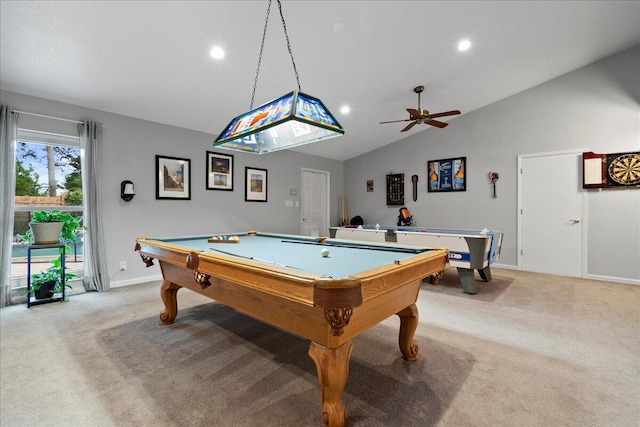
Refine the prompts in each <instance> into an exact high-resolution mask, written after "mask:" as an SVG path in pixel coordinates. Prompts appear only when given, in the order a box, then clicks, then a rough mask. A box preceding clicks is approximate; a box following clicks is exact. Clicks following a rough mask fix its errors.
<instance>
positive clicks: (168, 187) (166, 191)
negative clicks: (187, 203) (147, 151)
mask: <svg viewBox="0 0 640 427" xmlns="http://www.w3.org/2000/svg"><path fill="white" fill-rule="evenodd" d="M156 199H175V200H191V160H190V159H181V158H178V157H169V156H158V155H156Z"/></svg>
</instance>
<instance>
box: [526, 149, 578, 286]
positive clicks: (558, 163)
mask: <svg viewBox="0 0 640 427" xmlns="http://www.w3.org/2000/svg"><path fill="white" fill-rule="evenodd" d="M581 159H582V156H581V153H557V154H554V153H550V154H540V155H530V156H521V157H519V158H518V163H519V166H520V183H519V184H520V188H519V193H520V197H519V198H518V200H519V206H518V208H519V213H520V215H519V221H520V224H519V227H518V230H519V234H520V237H519V239H518V241H519V242H520V245H519V249H520V250H519V253H518V265H519V266H520V269H521V270H526V271H534V272H540V273H549V274H557V275H562V276H571V277H582V276H583V273H582V266H583V259H584V257H585V256H586V253H584V252H586V249H583V239H582V235H583V229H585V224H584V222H585V221H584V218H583V212H586V209H585V207H584V200H585V199H584V190H583V189H582V184H581V177H582V166H581Z"/></svg>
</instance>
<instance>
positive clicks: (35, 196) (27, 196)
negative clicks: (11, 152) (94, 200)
mask: <svg viewBox="0 0 640 427" xmlns="http://www.w3.org/2000/svg"><path fill="white" fill-rule="evenodd" d="M14 207H15V214H14V224H13V235H14V242H13V249H12V258H11V279H12V280H11V282H12V286H13V287H14V288H16V287H22V286H26V278H27V245H28V242H27V241H26V240H25V239H24V237H23V236H24V234H25V233H26V232H27V230H29V221H30V220H31V213H32V212H33V211H38V210H52V209H56V210H60V211H68V212H71V214H72V215H73V216H82V173H81V167H80V144H79V139H78V137H77V136H69V135H61V134H54V133H48V132H41V131H34V130H27V129H18V138H17V144H16V195H15V202H14ZM82 237H83V236H82V234H79V235H78V236H77V239H76V242H74V243H72V244H70V245H69V247H70V249H71V250H70V251H67V254H66V255H67V257H66V266H67V271H68V272H70V273H75V274H76V275H77V274H78V273H81V272H82V268H83V265H82V261H83V245H82V243H83V242H82ZM56 256H57V251H56V249H51V253H47V250H46V249H44V250H40V251H37V252H34V253H32V261H31V273H32V274H33V273H37V272H39V271H42V270H45V269H47V268H48V267H49V265H50V264H49V263H50V261H51V259H53V258H54V257H56Z"/></svg>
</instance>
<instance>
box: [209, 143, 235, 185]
mask: <svg viewBox="0 0 640 427" xmlns="http://www.w3.org/2000/svg"><path fill="white" fill-rule="evenodd" d="M206 171H207V178H206V179H207V190H223V191H233V155H232V154H221V153H213V152H211V151H207V169H206Z"/></svg>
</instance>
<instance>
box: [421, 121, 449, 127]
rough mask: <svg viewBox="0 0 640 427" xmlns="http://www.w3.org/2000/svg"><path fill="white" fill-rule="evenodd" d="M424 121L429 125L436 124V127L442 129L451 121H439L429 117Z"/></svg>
mask: <svg viewBox="0 0 640 427" xmlns="http://www.w3.org/2000/svg"><path fill="white" fill-rule="evenodd" d="M424 122H425V123H426V124H428V125H431V126H435V127H437V128H440V129H442V128H444V127H447V126H449V123H445V122H439V121H437V120H431V119H427V120H425V121H424Z"/></svg>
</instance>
